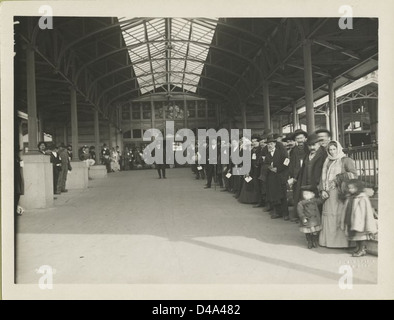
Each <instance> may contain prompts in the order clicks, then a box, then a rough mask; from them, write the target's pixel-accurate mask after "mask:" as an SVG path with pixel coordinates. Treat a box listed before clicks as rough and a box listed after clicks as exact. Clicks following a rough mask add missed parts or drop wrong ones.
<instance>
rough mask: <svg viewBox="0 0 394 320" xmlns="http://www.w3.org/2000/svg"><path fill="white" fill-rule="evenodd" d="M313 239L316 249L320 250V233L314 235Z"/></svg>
mask: <svg viewBox="0 0 394 320" xmlns="http://www.w3.org/2000/svg"><path fill="white" fill-rule="evenodd" d="M311 237H312V245H313V247H314V248H319V233H313V234H312V235H311Z"/></svg>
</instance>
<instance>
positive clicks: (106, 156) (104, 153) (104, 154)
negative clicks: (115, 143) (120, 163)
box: [101, 143, 111, 172]
mask: <svg viewBox="0 0 394 320" xmlns="http://www.w3.org/2000/svg"><path fill="white" fill-rule="evenodd" d="M110 156H111V152H110V151H109V149H108V147H107V145H106V144H105V143H104V144H103V149H102V150H101V163H102V164H104V165H105V166H106V167H107V172H111V158H110Z"/></svg>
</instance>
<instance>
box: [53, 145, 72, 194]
mask: <svg viewBox="0 0 394 320" xmlns="http://www.w3.org/2000/svg"><path fill="white" fill-rule="evenodd" d="M59 159H60V161H61V170H60V172H59V178H58V181H57V187H56V192H55V194H60V193H61V192H67V191H68V190H67V189H66V181H67V172H68V171H69V170H70V171H71V170H72V168H71V164H70V158H69V154H68V152H67V149H66V147H65V145H64V144H63V143H62V144H60V146H59Z"/></svg>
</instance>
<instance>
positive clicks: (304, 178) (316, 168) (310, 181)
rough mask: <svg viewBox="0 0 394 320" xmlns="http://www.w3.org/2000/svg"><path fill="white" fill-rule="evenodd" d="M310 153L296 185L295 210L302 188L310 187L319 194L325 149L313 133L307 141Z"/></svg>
mask: <svg viewBox="0 0 394 320" xmlns="http://www.w3.org/2000/svg"><path fill="white" fill-rule="evenodd" d="M306 144H307V146H308V153H307V155H306V156H305V158H304V161H303V164H302V167H301V170H300V171H299V173H298V175H297V177H296V183H295V185H294V189H293V190H294V191H293V192H294V193H293V195H294V201H295V203H294V208H295V207H296V206H297V203H298V202H299V201H300V197H301V188H302V187H303V186H310V188H311V189H312V190H313V192H315V193H316V195H317V194H318V189H317V187H318V185H319V183H320V178H321V174H322V170H323V163H324V160H325V157H324V153H325V152H324V149H322V148H321V147H320V141H319V136H318V135H317V134H315V133H312V134H311V135H310V136H309V137H308V141H307V143H306Z"/></svg>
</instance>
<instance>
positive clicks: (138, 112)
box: [132, 104, 141, 120]
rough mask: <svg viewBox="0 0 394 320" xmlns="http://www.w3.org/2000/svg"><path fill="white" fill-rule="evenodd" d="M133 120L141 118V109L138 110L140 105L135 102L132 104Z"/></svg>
mask: <svg viewBox="0 0 394 320" xmlns="http://www.w3.org/2000/svg"><path fill="white" fill-rule="evenodd" d="M132 116H133V120H140V119H141V110H140V105H139V104H135V105H133V113H132Z"/></svg>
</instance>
